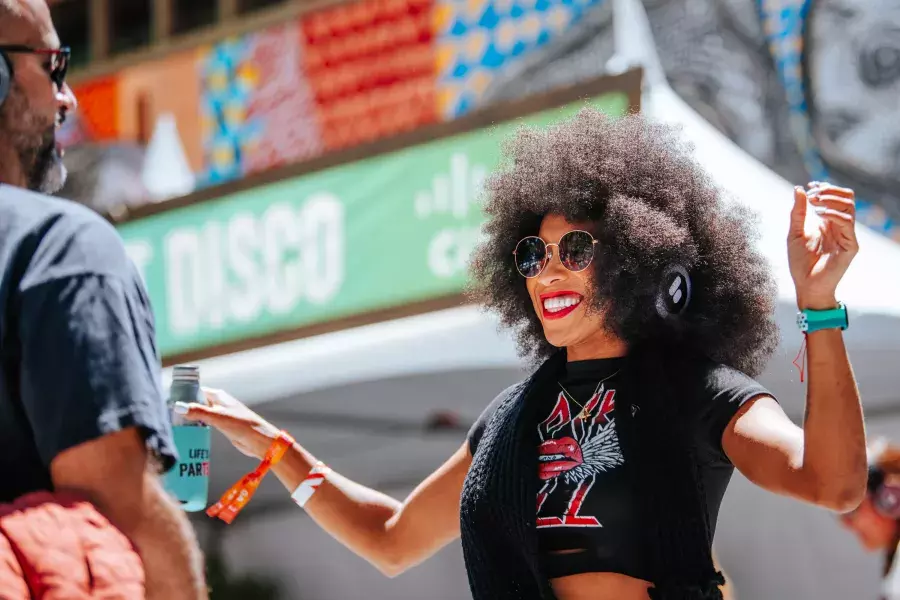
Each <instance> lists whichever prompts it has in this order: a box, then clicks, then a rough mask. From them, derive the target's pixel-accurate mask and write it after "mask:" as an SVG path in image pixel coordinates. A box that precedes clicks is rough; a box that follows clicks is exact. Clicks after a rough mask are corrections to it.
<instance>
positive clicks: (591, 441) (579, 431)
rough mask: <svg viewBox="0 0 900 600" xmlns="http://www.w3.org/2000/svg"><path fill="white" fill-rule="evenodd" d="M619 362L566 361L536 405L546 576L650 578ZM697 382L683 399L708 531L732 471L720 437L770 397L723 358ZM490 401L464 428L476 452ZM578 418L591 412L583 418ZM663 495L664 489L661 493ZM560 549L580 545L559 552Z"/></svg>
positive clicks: (490, 411) (621, 362)
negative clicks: (618, 414)
mask: <svg viewBox="0 0 900 600" xmlns="http://www.w3.org/2000/svg"><path fill="white" fill-rule="evenodd" d="M625 360H626V359H624V358H613V359H600V360H585V361H576V362H570V363H568V364H567V367H566V375H565V377H564V378H563V379H562V380H561V381H560V382H558V383H559V384H560V385H556V386H555V388H556V389H555V390H552V391H548V394H547V397H546V408H542V409H540V410H539V411H538V414H539V421H538V422H537V423H535V430H536V431H535V433H536V435H535V443H536V444H538V457H539V458H538V465H537V477H538V497H537V506H538V513H537V523H536V526H537V528H538V543H539V549H540V556H541V566H542V568H543V569H544V573H545V574H546V576H547V577H548V578H551V579H552V578H556V577H564V576H566V575H574V574H577V573H590V572H601V573H621V574H623V575H628V576H631V577H636V578H638V579H644V580H650V575H649V574H648V573H647V568H646V565H645V563H644V560H643V557H642V556H641V553H640V548H639V540H641V539H642V536H641V535H639V533H640V532H638V531H637V529H638V527H640V522H639V520H638V516H637V514H636V510H637V508H636V507H637V506H638V503H637V502H635V500H634V499H633V498H631V497H630V494H631V490H630V487H629V486H628V484H627V480H626V476H627V473H626V469H627V468H628V465H626V464H625V463H624V460H623V457H622V452H621V450H620V449H619V443H618V437H617V435H616V428H615V405H616V397H617V395H620V394H623V393H624V394H627V393H628V390H627V389H623V388H622V383H621V380H620V379H619V377H618V373H619V371H620V370H621V368H622V366H623V365H624V361H625ZM699 379H700V380H699V381H697V384H696V387H694V389H692V390H685V394H684V401H685V402H689V403H690V405H689V406H687V407H686V408H687V412H686V414H687V415H688V416H689V419H688V420H689V422H691V423H692V424H693V435H692V438H693V440H694V443H695V449H696V456H697V458H698V460H699V461H700V462H701V465H700V473H701V476H702V477H703V482H704V488H705V490H706V495H707V507H708V510H709V522H710V523H711V525H712V528H713V533H714V532H715V524H716V520H717V518H718V513H719V506H720V505H721V503H722V498H723V496H724V495H725V489H726V488H727V487H728V482H729V481H730V479H731V475H732V473H733V472H734V466H733V465H732V464H731V461H730V460H729V459H728V457H727V456H726V455H725V452H724V451H723V450H722V434H723V432H724V431H725V427H726V426H727V425H728V423H729V422H730V421H731V418H732V417H733V416H734V415H735V413H736V412H737V411H738V409H739V408H740V407H741V405H742V404H743V403H744V402H746V401H747V400H750V399H751V398H754V397H756V396H759V395H761V394H766V395H770V394H769V392H768V391H767V390H766V389H765V388H763V387H762V386H761V385H760V384H758V383H757V382H756V381H754V380H753V379H751V378H750V377H748V376H747V375H744V374H743V373H741V372H740V371H737V370H735V369H732V368H730V367H726V366H723V365H716V364H713V363H710V364H709V366H708V368H706V369H704V370H703V374H702V376H701V377H700V378H699ZM562 388H565V391H564V390H563V389H562ZM566 392H568V393H566ZM503 397H504V396H503V395H502V394H501V396H499V397H498V398H500V399H502V398H503ZM573 398H574V401H573ZM496 402H499V400H497V401H495V403H496ZM495 403H491V405H489V406H488V407H487V409H485V411H484V412H483V413H482V415H481V416H480V417H479V419H478V421H476V423H475V424H474V425H473V426H472V428H471V430H470V431H469V436H468V440H469V448H470V449H471V451H472V454H473V455H474V454H475V451H476V449H477V447H478V441H479V440H480V439H481V434H482V433H483V431H484V427H485V425H486V424H487V422H488V420H489V419H490V418H491V416H492V415H493V413H494V410H495V409H496V404H495ZM632 404H633V407H632V410H635V411H639V410H640V404H641V403H640V400H639V399H638V400H636V401H634V402H633V403H632ZM579 405H580V406H579ZM585 409H586V410H587V412H585ZM582 415H585V416H587V418H586V419H583V418H580V417H581V416H582ZM659 492H660V493H661V494H665V490H660V491H659ZM565 550H582V551H579V552H568V553H560V552H559V551H565Z"/></svg>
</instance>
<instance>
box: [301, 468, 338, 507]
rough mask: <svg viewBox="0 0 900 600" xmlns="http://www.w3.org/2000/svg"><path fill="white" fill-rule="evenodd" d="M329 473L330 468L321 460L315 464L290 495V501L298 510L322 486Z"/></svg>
mask: <svg viewBox="0 0 900 600" xmlns="http://www.w3.org/2000/svg"><path fill="white" fill-rule="evenodd" d="M329 473H331V468H330V467H328V466H327V465H326V464H325V463H323V462H322V461H321V460H320V461H318V462H316V464H315V465H313V468H312V470H310V472H309V475H307V476H306V479H304V480H303V481H301V482H300V485H298V486H297V489H296V490H294V493H293V494H291V500H293V501H294V502H296V503H297V506H299V507H300V508H303V507H304V506H306V503H307V502H309V499H310V498H312V495H313V494H315V493H316V490H317V489H319V486H320V485H322V482H323V481H325V477H327V476H328V474H329Z"/></svg>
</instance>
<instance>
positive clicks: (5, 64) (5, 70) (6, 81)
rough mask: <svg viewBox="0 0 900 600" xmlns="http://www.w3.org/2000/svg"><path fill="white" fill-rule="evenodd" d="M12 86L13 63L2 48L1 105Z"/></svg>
mask: <svg viewBox="0 0 900 600" xmlns="http://www.w3.org/2000/svg"><path fill="white" fill-rule="evenodd" d="M11 86H12V63H11V62H9V56H7V54H6V52H4V51H3V50H0V106H3V102H4V101H6V96H7V95H9V88H10V87H11Z"/></svg>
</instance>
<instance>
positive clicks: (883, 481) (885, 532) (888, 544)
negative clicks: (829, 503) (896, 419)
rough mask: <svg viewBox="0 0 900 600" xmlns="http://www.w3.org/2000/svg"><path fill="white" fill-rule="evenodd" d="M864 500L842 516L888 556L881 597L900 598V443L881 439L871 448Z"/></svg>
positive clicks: (867, 544)
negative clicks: (898, 551) (899, 558)
mask: <svg viewBox="0 0 900 600" xmlns="http://www.w3.org/2000/svg"><path fill="white" fill-rule="evenodd" d="M866 489H867V493H866V497H865V499H864V500H863V501H862V503H861V504H860V505H859V506H858V507H857V508H856V509H855V510H853V511H851V512H849V513H846V514H844V515H842V516H841V522H842V523H843V524H844V526H845V527H847V528H848V529H849V530H850V531H852V532H853V533H854V534H855V535H856V538H857V540H859V543H860V545H861V546H862V547H863V548H864V549H865V550H867V551H868V552H878V553H881V554H882V555H883V556H884V562H883V567H882V588H881V591H882V595H881V600H900V568H898V565H897V549H898V545H900V446H898V445H897V444H892V443H888V442H887V441H886V440H883V439H879V440H877V441H876V442H874V443H872V444H871V446H870V452H869V479H868V484H867V486H866Z"/></svg>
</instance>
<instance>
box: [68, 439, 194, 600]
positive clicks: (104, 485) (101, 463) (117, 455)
mask: <svg viewBox="0 0 900 600" xmlns="http://www.w3.org/2000/svg"><path fill="white" fill-rule="evenodd" d="M156 468H157V467H156V465H155V464H154V461H153V460H152V459H151V457H150V456H149V455H148V452H147V450H146V447H145V445H144V441H143V439H142V436H141V434H140V432H139V431H138V430H137V429H135V428H129V429H124V430H122V431H118V432H116V433H112V434H109V435H106V436H103V437H101V438H97V439H95V440H91V441H89V442H85V443H83V444H80V445H78V446H75V447H74V448H70V449H68V450H65V451H63V452H62V453H60V454H59V455H58V456H57V457H56V458H55V459H53V462H52V463H51V464H50V473H51V476H52V477H53V485H54V487H55V488H56V489H57V490H71V491H74V492H77V493H79V494H81V495H83V496H85V497H86V498H87V499H89V500H91V501H92V502H93V504H94V505H95V506H96V507H97V508H98V509H99V510H100V511H101V512H102V513H103V514H104V515H105V516H106V517H107V518H108V519H109V520H110V521H111V522H112V523H113V525H115V526H116V527H118V528H119V530H121V531H122V533H124V534H125V535H127V536H128V537H129V538H130V539H131V541H132V542H134V544H135V546H136V547H137V550H138V553H139V554H140V556H141V559H142V561H143V563H144V572H145V576H146V578H147V599H148V600H182V599H184V600H196V599H199V598H206V597H207V592H206V585H205V584H204V575H203V557H202V555H201V553H200V551H199V550H198V548H197V542H196V540H195V538H194V532H193V530H192V528H191V526H190V523H189V522H188V520H187V518H186V517H185V515H184V513H183V512H182V511H181V509H180V508H178V506H176V505H175V503H174V502H173V501H172V500H171V499H170V498H169V496H168V494H166V492H165V491H164V490H163V488H162V485H161V483H160V480H159V476H158V475H157V473H156Z"/></svg>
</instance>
